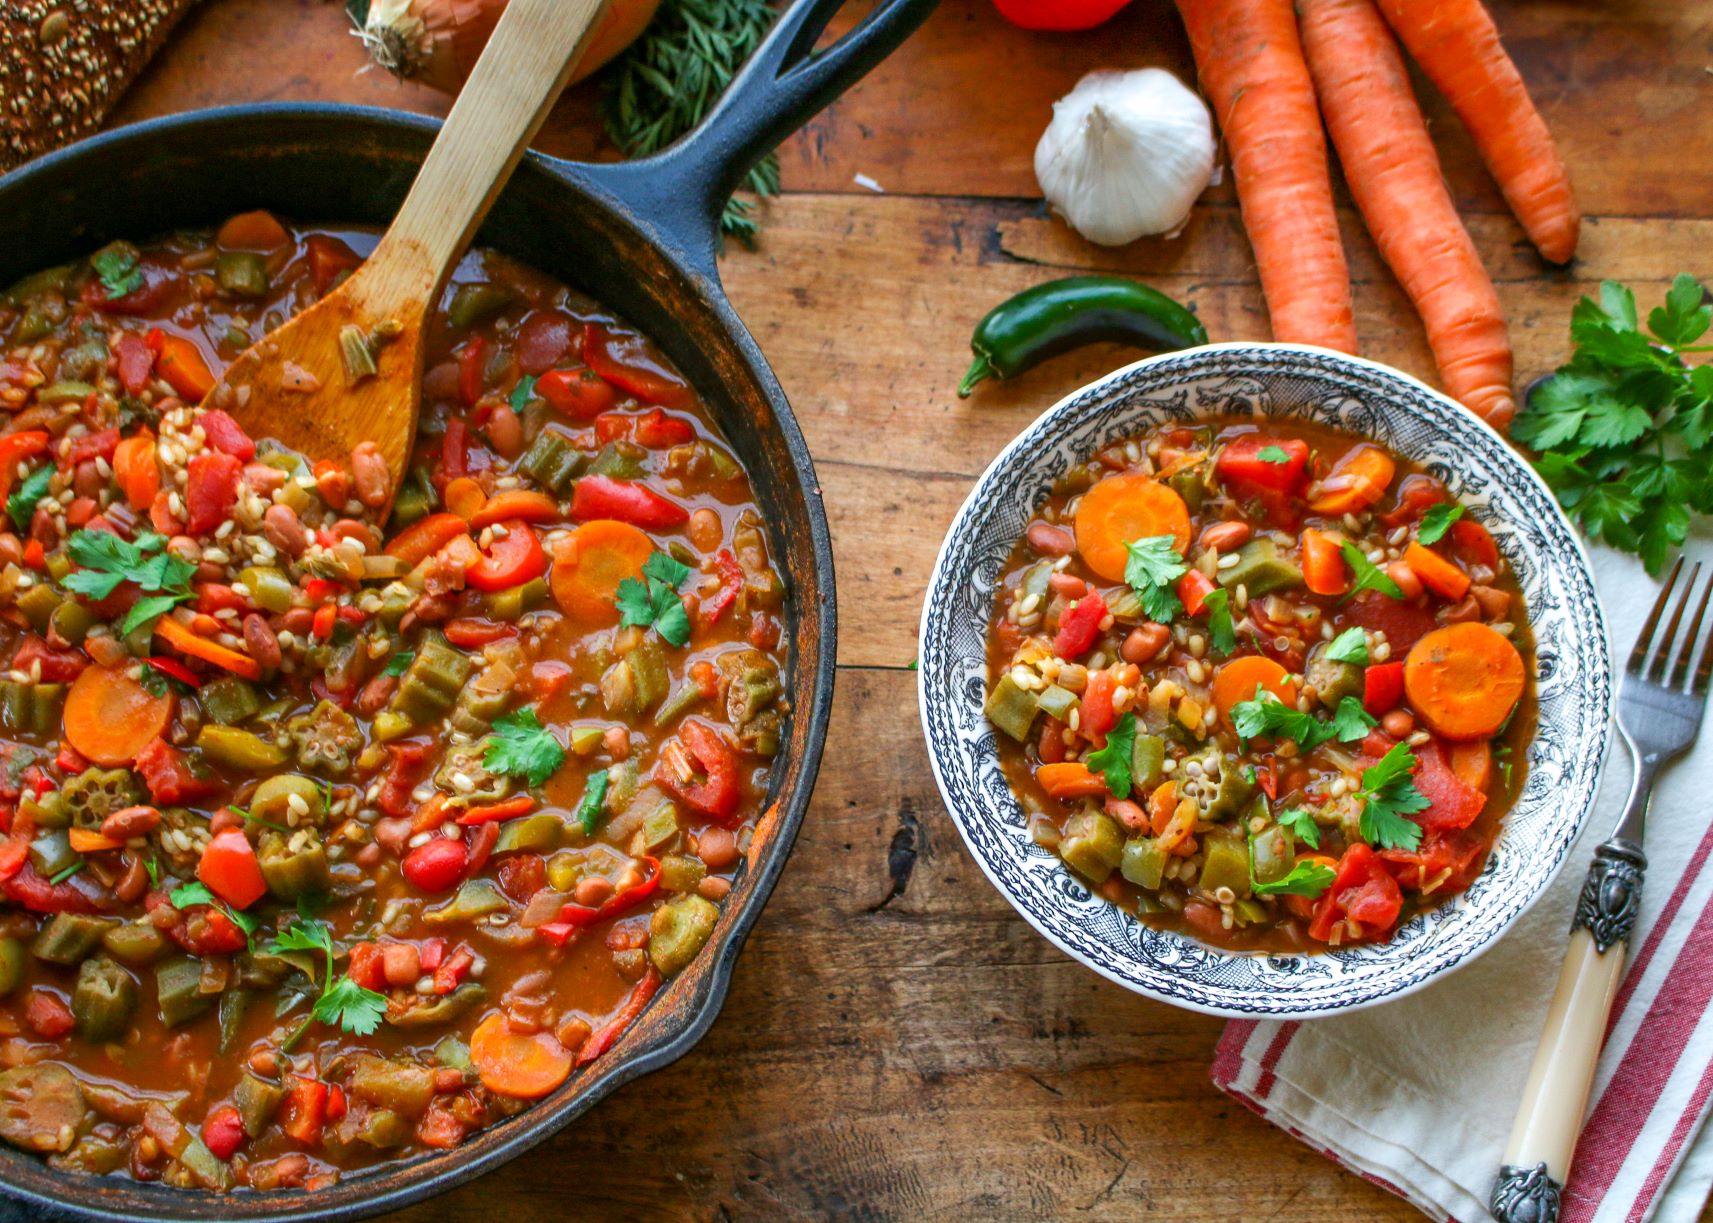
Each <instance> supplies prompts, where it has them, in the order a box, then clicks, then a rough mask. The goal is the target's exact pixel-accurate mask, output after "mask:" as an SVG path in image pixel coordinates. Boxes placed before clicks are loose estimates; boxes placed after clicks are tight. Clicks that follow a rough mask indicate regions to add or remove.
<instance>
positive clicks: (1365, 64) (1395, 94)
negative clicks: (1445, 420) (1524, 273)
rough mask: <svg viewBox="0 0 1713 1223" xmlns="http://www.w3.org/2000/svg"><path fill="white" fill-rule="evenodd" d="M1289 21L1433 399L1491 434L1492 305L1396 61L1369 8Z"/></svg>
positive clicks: (1315, 2)
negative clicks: (1473, 417) (1426, 358)
mask: <svg viewBox="0 0 1713 1223" xmlns="http://www.w3.org/2000/svg"><path fill="white" fill-rule="evenodd" d="M1297 13H1298V15H1299V17H1300V19H1301V24H1302V36H1303V50H1304V51H1305V52H1306V53H1307V55H1308V65H1309V72H1310V74H1311V75H1312V76H1313V77H1314V84H1315V90H1316V91H1317V92H1318V93H1319V95H1320V108H1321V113H1322V114H1323V115H1324V116H1325V117H1326V126H1327V130H1328V131H1329V132H1331V133H1332V143H1333V147H1334V148H1336V149H1337V150H1338V159H1339V162H1340V163H1341V164H1342V165H1343V167H1344V177H1345V179H1346V181H1347V182H1348V183H1349V184H1350V194H1351V195H1352V196H1354V197H1355V200H1356V206H1357V207H1358V208H1359V209H1361V210H1362V219H1363V220H1364V221H1366V222H1367V224H1368V232H1369V233H1371V234H1373V235H1374V242H1375V245H1377V246H1378V247H1379V248H1380V254H1381V256H1382V257H1383V258H1384V259H1385V260H1386V263H1387V265H1388V266H1389V267H1390V268H1391V269H1392V272H1393V274H1394V275H1396V276H1397V278H1398V283H1399V284H1401V285H1403V287H1404V292H1406V293H1408V294H1409V295H1410V300H1411V301H1413V302H1414V303H1415V306H1416V311H1417V312H1418V313H1419V314H1420V315H1421V316H1422V324H1423V326H1424V327H1426V329H1427V337H1428V344H1429V345H1430V346H1431V347H1432V349H1433V356H1434V361H1435V363H1437V364H1438V366H1439V374H1440V378H1441V380H1442V381H1443V382H1444V383H1445V389H1446V391H1447V392H1448V393H1449V394H1451V395H1452V396H1453V397H1455V398H1457V399H1459V400H1461V401H1462V402H1463V403H1464V404H1466V405H1467V406H1468V407H1470V408H1471V409H1473V410H1474V411H1475V412H1476V413H1477V414H1478V415H1480V416H1481V417H1483V418H1485V419H1486V420H1487V421H1489V422H1490V423H1492V424H1493V425H1495V426H1498V427H1500V428H1503V427H1504V426H1505V425H1506V424H1508V423H1509V422H1510V419H1511V417H1512V416H1513V415H1514V414H1515V412H1516V401H1515V400H1514V399H1513V398H1512V395H1511V344H1510V338H1509V336H1508V334H1507V333H1506V330H1505V319H1504V316H1503V315H1502V314H1501V313H1500V311H1499V295H1498V294H1497V293H1495V292H1494V291H1493V281H1492V279H1491V278H1490V277H1489V276H1488V275H1487V269H1486V268H1485V267H1483V266H1482V264H1481V258H1480V256H1479V255H1478V254H1476V251H1475V243H1474V242H1472V241H1471V240H1470V238H1469V231H1468V230H1466V229H1464V227H1463V222H1462V221H1461V220H1459V219H1458V216H1457V209H1456V207H1455V206H1454V205H1453V204H1452V202H1451V196H1450V194H1449V193H1448V192H1447V191H1446V189H1445V182H1444V180H1443V179H1442V178H1441V177H1440V170H1439V157H1438V155H1437V154H1436V153H1435V152H1434V147H1433V141H1432V140H1431V139H1430V138H1429V136H1428V130H1427V124H1426V123H1425V122H1423V120H1422V114H1421V109H1420V108H1419V107H1418V106H1417V105H1416V98H1415V94H1414V93H1412V92H1411V90H1410V78H1409V72H1408V69H1406V68H1405V66H1404V57H1403V54H1402V53H1401V52H1400V51H1399V50H1398V44H1397V43H1396V42H1395V41H1394V40H1393V38H1392V34H1391V31H1390V30H1388V29H1387V28H1386V23H1385V21H1384V20H1383V19H1382V18H1381V16H1380V14H1379V12H1378V10H1376V9H1375V7H1374V3H1373V0H1297Z"/></svg>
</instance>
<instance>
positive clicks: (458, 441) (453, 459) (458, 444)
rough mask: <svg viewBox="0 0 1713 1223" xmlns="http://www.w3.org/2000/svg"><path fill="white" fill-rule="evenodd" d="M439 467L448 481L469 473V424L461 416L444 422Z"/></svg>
mask: <svg viewBox="0 0 1713 1223" xmlns="http://www.w3.org/2000/svg"><path fill="white" fill-rule="evenodd" d="M440 469H441V470H442V471H443V472H445V473H446V478H447V480H449V481H450V480H456V479H458V478H460V477H461V476H467V475H469V474H470V426H469V425H467V424H465V423H464V420H463V418H462V417H457V416H454V417H453V418H452V419H451V420H449V421H447V422H446V434H445V436H444V437H442V438H441V440H440ZM454 517H456V515H454Z"/></svg>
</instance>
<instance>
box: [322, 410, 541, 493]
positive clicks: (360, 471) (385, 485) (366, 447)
mask: <svg viewBox="0 0 1713 1223" xmlns="http://www.w3.org/2000/svg"><path fill="white" fill-rule="evenodd" d="M506 410H507V411H510V410H511V409H509V408H508V409H506ZM513 419H516V413H513ZM502 453H504V452H503V451H502ZM507 457H510V456H507ZM351 479H352V481H353V482H354V483H355V484H356V486H357V500H359V501H361V502H362V503H363V504H364V505H366V506H368V507H369V508H370V509H378V508H379V507H380V506H383V505H385V504H386V503H387V494H388V493H389V492H390V491H391V490H392V477H391V475H390V474H389V473H388V471H387V461H386V459H384V458H382V457H381V448H380V447H379V446H377V445H375V443H373V442H358V443H357V447H356V449H354V450H353V451H351Z"/></svg>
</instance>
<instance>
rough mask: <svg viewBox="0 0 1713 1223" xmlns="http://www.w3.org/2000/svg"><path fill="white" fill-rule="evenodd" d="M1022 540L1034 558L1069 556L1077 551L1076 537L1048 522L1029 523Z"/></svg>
mask: <svg viewBox="0 0 1713 1223" xmlns="http://www.w3.org/2000/svg"><path fill="white" fill-rule="evenodd" d="M1023 539H1024V541H1025V542H1026V543H1027V544H1028V545H1029V548H1030V550H1031V551H1032V552H1034V553H1035V555H1036V556H1069V555H1070V554H1071V553H1072V552H1075V551H1076V550H1077V538H1076V536H1074V535H1072V534H1071V533H1070V532H1069V531H1067V530H1065V528H1064V527H1058V526H1054V525H1053V524H1052V523H1050V522H1032V523H1030V524H1029V529H1028V530H1027V531H1025V532H1024V533H1023Z"/></svg>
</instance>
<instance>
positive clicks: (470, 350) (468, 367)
mask: <svg viewBox="0 0 1713 1223" xmlns="http://www.w3.org/2000/svg"><path fill="white" fill-rule="evenodd" d="M487 348H488V342H487V341H486V340H484V339H483V338H482V337H481V336H472V337H471V338H470V339H468V340H466V341H465V343H464V347H462V348H460V349H459V350H458V397H459V398H460V399H462V400H463V401H464V406H465V407H467V408H473V407H475V406H476V401H477V400H478V399H480V398H481V397H482V384H483V382H484V381H485V378H484V373H485V371H484V368H483V361H482V358H483V356H484V355H485V354H486V352H487Z"/></svg>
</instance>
